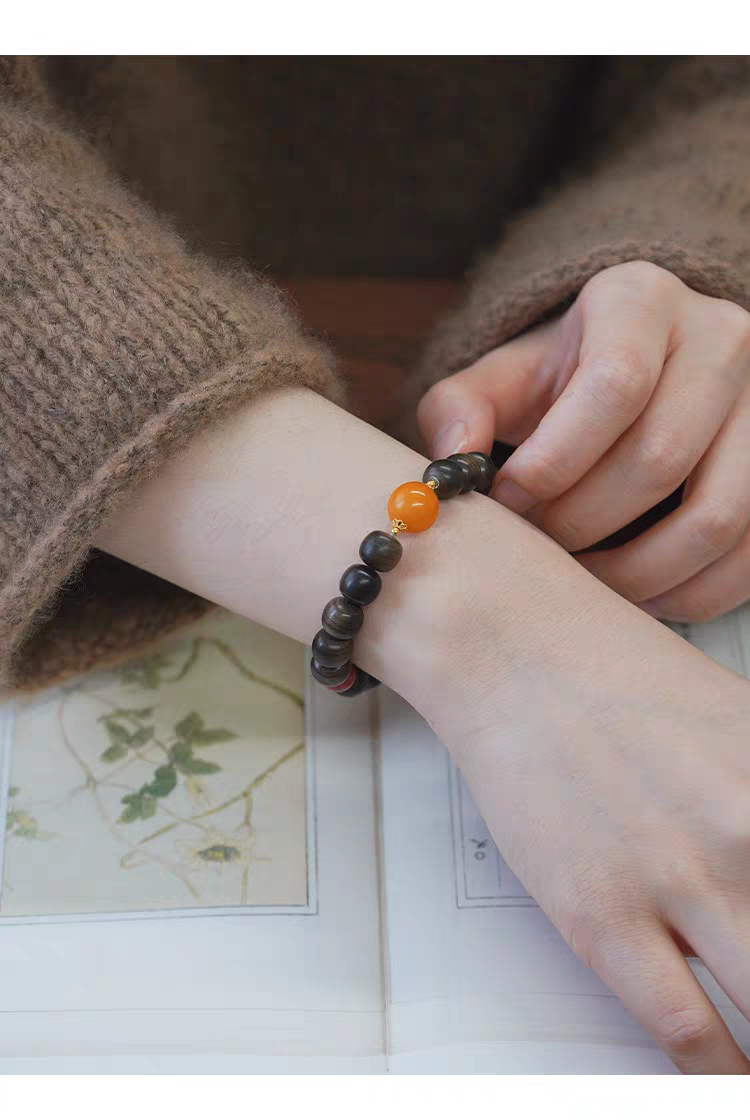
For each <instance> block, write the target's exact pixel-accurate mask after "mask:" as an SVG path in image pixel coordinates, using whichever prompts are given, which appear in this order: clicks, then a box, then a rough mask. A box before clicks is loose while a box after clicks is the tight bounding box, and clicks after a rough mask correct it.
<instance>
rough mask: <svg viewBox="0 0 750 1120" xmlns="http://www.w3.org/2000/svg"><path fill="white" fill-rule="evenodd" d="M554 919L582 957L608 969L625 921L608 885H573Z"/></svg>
mask: <svg viewBox="0 0 750 1120" xmlns="http://www.w3.org/2000/svg"><path fill="white" fill-rule="evenodd" d="M554 922H555V925H556V926H557V928H558V929H559V931H560V933H561V934H562V936H563V938H564V940H565V942H566V944H567V945H568V946H569V948H570V949H571V950H572V951H573V952H574V953H575V955H576V956H577V957H578V958H579V960H581V961H582V962H583V964H585V965H586V967H587V968H592V969H594V970H595V971H596V972H599V973H603V972H604V971H605V969H606V966H607V961H608V960H609V959H610V957H611V956H612V954H613V952H614V951H615V950H616V948H617V947H618V946H620V945H621V944H622V941H623V937H622V933H621V932H620V931H621V929H622V927H623V925H624V921H623V920H621V919H620V917H619V915H618V910H617V906H616V904H615V903H613V902H612V900H611V898H610V897H609V896H608V893H607V891H606V888H600V889H596V888H592V889H591V890H589V891H582V890H580V889H576V888H573V889H571V890H570V891H569V892H568V897H567V900H565V901H563V902H562V904H561V907H560V910H559V912H558V913H557V914H555V915H554Z"/></svg>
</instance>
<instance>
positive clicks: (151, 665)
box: [121, 653, 170, 688]
mask: <svg viewBox="0 0 750 1120" xmlns="http://www.w3.org/2000/svg"><path fill="white" fill-rule="evenodd" d="M169 666H170V661H169V658H168V657H165V655H164V654H163V653H154V654H151V656H150V657H143V658H141V660H140V661H131V662H130V664H129V665H126V666H125V667H124V669H123V670H122V673H121V678H122V680H123V682H124V683H125V684H133V685H136V687H138V688H158V687H159V685H160V684H161V670H162V669H168V668H169Z"/></svg>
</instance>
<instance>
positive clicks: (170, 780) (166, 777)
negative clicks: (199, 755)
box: [146, 763, 177, 797]
mask: <svg viewBox="0 0 750 1120" xmlns="http://www.w3.org/2000/svg"><path fill="white" fill-rule="evenodd" d="M176 785H177V770H176V769H175V767H174V766H173V765H171V763H170V765H169V766H159V768H158V769H157V770H156V771H155V773H154V778H153V781H151V782H149V784H148V786H147V787H146V789H147V790H148V792H149V793H150V794H151V795H152V796H153V797H167V795H168V794H170V793H171V792H172V790H173V789H174V787H175V786H176Z"/></svg>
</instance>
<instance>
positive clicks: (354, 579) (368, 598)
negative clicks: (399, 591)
mask: <svg viewBox="0 0 750 1120" xmlns="http://www.w3.org/2000/svg"><path fill="white" fill-rule="evenodd" d="M382 586H383V581H382V580H381V578H380V576H379V575H378V573H377V572H374V571H373V570H372V568H368V567H367V566H366V565H365V564H352V566H351V567H350V568H347V569H346V571H345V572H344V574H343V576H342V577H341V582H340V583H339V590H340V591H341V594H342V595H343V596H344V598H346V599H349V601H350V602H352V603H359V604H360V606H363V607H366V606H367V604H368V603H371V602H372V601H373V599H377V597H378V595H379V594H380V588H381V587H382Z"/></svg>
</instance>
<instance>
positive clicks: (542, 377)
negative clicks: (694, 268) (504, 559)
mask: <svg viewBox="0 0 750 1120" xmlns="http://www.w3.org/2000/svg"><path fill="white" fill-rule="evenodd" d="M418 419H419V424H420V428H421V431H422V434H423V437H424V439H425V442H426V445H427V446H428V447H429V448H430V449H431V453H432V454H433V456H434V457H435V458H437V457H441V456H446V455H448V454H450V453H451V452H454V451H459V450H464V449H465V448H467V447H473V448H475V449H477V450H484V451H488V450H489V449H490V447H491V444H492V440H493V439H500V440H503V441H504V442H506V443H510V444H514V445H518V446H517V450H516V451H515V452H514V454H513V455H512V456H511V457H510V459H509V460H508V461H507V463H506V464H505V466H504V468H503V470H502V473H501V475H500V476H499V477H498V479H497V481H496V485H495V488H494V490H493V496H494V497H495V499H496V500H497V501H499V502H501V503H503V504H504V505H505V506H506V507H507V508H509V509H513V510H515V511H516V512H517V513H522V514H526V515H527V516H528V518H529V519H530V520H531V521H532V522H533V523H534V524H535V525H537V526H538V527H539V528H541V529H543V530H544V532H546V533H548V534H549V535H550V536H551V537H552V538H553V540H556V541H557V542H558V543H559V544H560V545H562V547H563V548H565V549H566V550H567V551H569V552H574V553H575V552H579V551H580V550H581V549H585V548H589V547H590V546H591V545H595V544H596V543H597V542H599V541H601V540H603V539H604V538H605V537H607V536H609V534H611V533H613V532H615V530H618V529H621V528H623V527H624V526H626V525H628V524H629V523H630V522H631V521H633V520H635V518H636V517H638V516H640V515H641V514H642V513H645V512H646V511H647V510H649V509H651V508H652V507H653V506H655V505H656V504H657V503H658V502H660V501H661V500H662V499H663V498H666V497H667V496H668V495H669V494H671V493H672V492H673V491H674V490H676V489H677V487H678V486H679V485H680V484H681V483H683V482H685V481H687V485H686V488H685V493H684V499H683V502H682V504H681V505H680V507H679V508H678V509H677V510H675V512H673V513H672V514H670V515H669V516H668V517H666V518H665V519H664V520H663V521H661V522H660V523H659V524H658V525H656V526H655V527H654V528H651V529H650V530H648V531H646V532H644V533H642V534H641V535H640V536H638V537H637V538H636V539H635V540H633V541H631V542H630V543H628V544H624V545H621V546H620V547H618V548H615V549H612V550H611V551H606V552H605V551H600V552H598V553H597V552H594V553H589V554H587V555H585V556H579V557H578V559H579V561H580V563H581V564H583V565H584V566H585V567H586V568H587V569H588V570H589V571H590V572H592V573H593V574H594V575H596V576H597V577H598V578H599V579H600V580H602V581H603V582H604V583H606V584H607V585H608V586H609V587H611V588H612V589H613V590H615V591H617V592H618V593H619V594H620V595H622V596H624V597H625V598H626V599H628V600H630V601H631V602H633V603H638V604H640V605H641V606H642V607H643V609H644V610H646V611H648V612H649V613H650V614H654V615H657V616H658V617H660V618H666V619H671V620H674V621H682V622H692V621H706V620H708V619H710V618H715V617H716V616H717V615H720V614H722V613H724V612H725V611H727V610H730V609H732V608H733V607H736V606H738V605H739V604H740V603H742V602H744V601H745V600H746V599H748V598H750V314H748V313H747V312H746V311H744V310H742V309H741V308H740V307H738V306H736V305H735V304H733V303H728V302H727V301H725V300H719V299H712V298H709V297H707V296H702V295H699V294H698V293H697V292H694V291H692V290H691V289H690V288H688V287H686V286H685V284H683V283H682V282H681V281H680V280H678V279H677V278H676V277H675V276H673V275H672V274H671V273H669V272H666V271H665V270H664V269H661V268H658V267H657V266H655V265H652V264H648V263H646V262H643V261H635V262H631V263H628V264H623V265H618V266H616V267H615V268H610V269H606V270H604V271H603V272H601V273H599V274H598V275H597V276H595V277H594V278H593V279H592V280H590V281H589V282H588V284H586V285H585V287H584V288H583V289H582V291H581V293H580V295H579V296H578V299H577V300H576V301H575V303H574V304H573V305H572V307H571V308H570V309H569V310H568V311H567V312H566V314H565V315H563V316H562V317H561V318H559V319H557V320H555V321H553V322H551V323H546V324H544V325H543V326H540V327H537V328H535V329H533V330H530V331H528V332H527V333H526V334H524V335H522V336H520V337H519V338H518V339H515V340H513V341H511V342H509V343H507V344H506V345H504V346H501V347H499V348H498V349H496V350H494V351H492V352H491V353H489V354H487V355H486V356H485V357H483V358H482V359H480V361H478V362H476V363H475V364H474V365H473V366H471V367H470V368H469V369H465V370H462V371H461V372H460V373H457V374H455V375H454V376H453V377H451V378H448V379H446V380H445V381H442V382H440V383H439V384H438V385H436V386H435V387H434V388H433V389H432V390H431V391H430V392H429V393H428V394H427V395H426V396H425V397H424V399H423V400H422V402H421V404H420V408H419V414H418Z"/></svg>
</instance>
